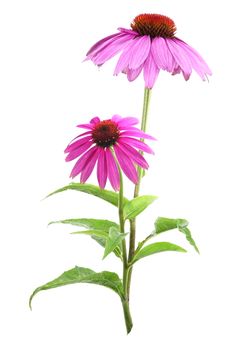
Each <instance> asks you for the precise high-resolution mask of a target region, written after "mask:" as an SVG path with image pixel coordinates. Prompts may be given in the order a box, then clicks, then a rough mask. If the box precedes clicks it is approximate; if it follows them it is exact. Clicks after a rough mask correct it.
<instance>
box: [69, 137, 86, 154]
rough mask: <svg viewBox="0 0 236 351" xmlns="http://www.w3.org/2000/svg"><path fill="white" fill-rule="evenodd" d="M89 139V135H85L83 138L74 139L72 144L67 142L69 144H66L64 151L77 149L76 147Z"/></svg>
mask: <svg viewBox="0 0 236 351" xmlns="http://www.w3.org/2000/svg"><path fill="white" fill-rule="evenodd" d="M90 139H91V136H87V137H85V138H82V139H79V140H76V141H75V142H73V143H72V144H69V145H68V146H67V148H66V149H65V151H64V152H65V153H67V152H71V151H73V150H75V149H77V148H78V147H80V146H82V145H83V144H84V143H86V142H88V141H89V140H90Z"/></svg>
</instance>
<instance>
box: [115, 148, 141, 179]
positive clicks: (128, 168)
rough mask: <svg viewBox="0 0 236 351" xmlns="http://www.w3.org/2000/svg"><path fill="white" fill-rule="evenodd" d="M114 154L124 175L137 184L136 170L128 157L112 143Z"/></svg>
mask: <svg viewBox="0 0 236 351" xmlns="http://www.w3.org/2000/svg"><path fill="white" fill-rule="evenodd" d="M114 150H115V154H116V157H117V160H118V162H119V165H120V167H121V169H122V170H123V172H124V173H125V175H126V176H127V177H128V178H129V179H130V180H131V181H132V182H133V183H134V184H137V182H138V172H137V170H136V168H135V167H134V164H133V162H132V161H131V160H130V158H129V157H128V156H127V155H126V154H125V153H124V152H123V151H122V150H121V148H120V147H119V146H118V145H117V144H116V145H114Z"/></svg>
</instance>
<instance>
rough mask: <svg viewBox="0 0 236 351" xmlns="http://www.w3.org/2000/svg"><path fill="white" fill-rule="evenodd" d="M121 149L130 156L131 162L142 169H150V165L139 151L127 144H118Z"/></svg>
mask: <svg viewBox="0 0 236 351" xmlns="http://www.w3.org/2000/svg"><path fill="white" fill-rule="evenodd" d="M118 145H119V147H120V149H121V150H122V151H123V152H124V153H125V154H126V155H127V156H128V157H130V160H132V161H134V162H135V163H136V164H138V165H139V166H140V167H142V168H144V169H148V167H149V166H148V163H147V161H146V160H145V158H144V157H143V156H142V155H141V154H140V153H139V152H138V151H137V150H135V149H134V148H133V147H132V146H130V145H128V144H126V143H118Z"/></svg>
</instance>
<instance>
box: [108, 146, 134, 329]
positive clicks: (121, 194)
mask: <svg viewBox="0 0 236 351" xmlns="http://www.w3.org/2000/svg"><path fill="white" fill-rule="evenodd" d="M112 153H113V156H114V159H115V161H116V164H117V167H118V171H119V176H120V190H119V198H118V209H119V221H120V233H121V234H124V233H125V220H124V211H123V207H124V185H123V177H122V172H121V169H120V165H119V162H118V161H117V159H116V156H115V153H114V151H113V150H112ZM122 257H123V289H124V296H123V298H122V299H121V301H122V306H123V312H124V318H125V325H126V330H127V334H129V332H130V331H131V329H132V327H133V322H132V317H131V314H130V309H129V299H128V273H129V266H128V259H127V251H126V240H125V238H124V239H123V240H122Z"/></svg>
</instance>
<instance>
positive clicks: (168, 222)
mask: <svg viewBox="0 0 236 351" xmlns="http://www.w3.org/2000/svg"><path fill="white" fill-rule="evenodd" d="M188 224H189V223H188V221H186V219H181V218H177V219H173V218H165V217H158V218H157V220H156V221H155V232H154V233H153V234H154V235H155V234H160V233H162V232H165V231H168V230H172V229H178V230H179V231H180V232H181V233H183V234H185V236H186V239H187V240H188V242H189V243H190V244H191V245H192V246H193V247H194V248H195V250H196V251H197V252H198V253H199V249H198V247H197V245H196V243H195V241H194V240H193V238H192V236H191V232H190V230H189V229H188Z"/></svg>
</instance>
